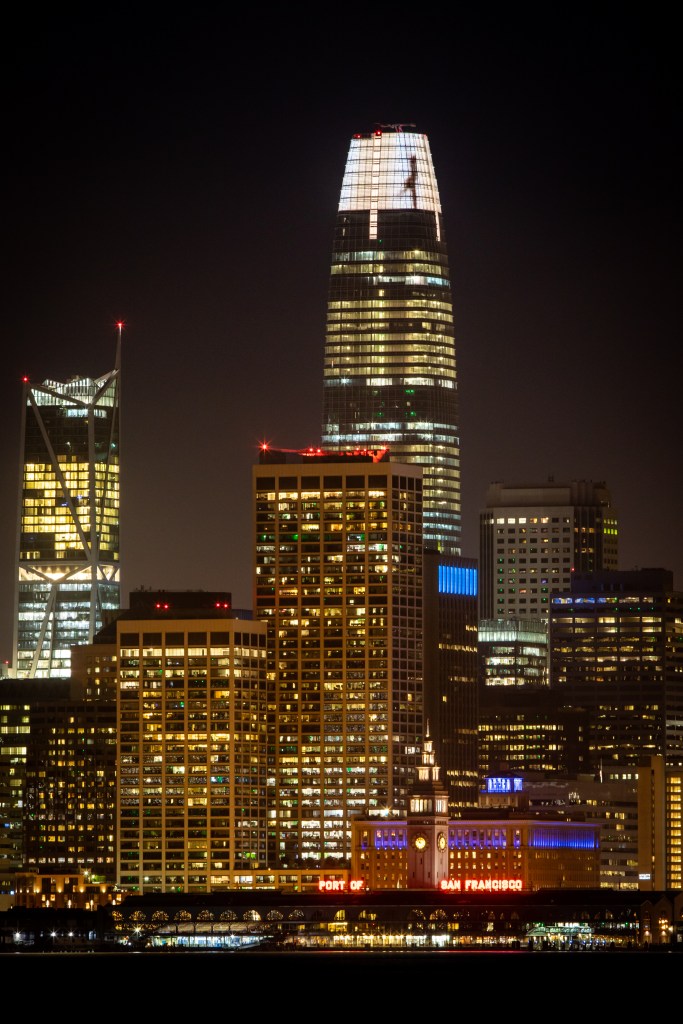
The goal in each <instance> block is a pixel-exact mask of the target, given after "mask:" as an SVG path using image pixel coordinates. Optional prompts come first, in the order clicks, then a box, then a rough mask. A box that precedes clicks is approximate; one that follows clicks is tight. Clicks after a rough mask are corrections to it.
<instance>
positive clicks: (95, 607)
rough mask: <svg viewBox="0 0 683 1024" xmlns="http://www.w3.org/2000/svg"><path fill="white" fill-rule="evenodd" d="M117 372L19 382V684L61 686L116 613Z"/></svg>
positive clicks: (16, 626)
mask: <svg viewBox="0 0 683 1024" xmlns="http://www.w3.org/2000/svg"><path fill="white" fill-rule="evenodd" d="M120 353H121V330H120V327H119V334H118V344H117V352H116V365H115V368H114V369H113V370H112V371H110V372H109V373H106V374H105V375H104V376H102V377H98V378H95V379H91V378H90V377H74V378H73V379H71V380H69V381H66V382H64V383H59V382H56V381H52V380H46V381H44V382H43V383H42V384H39V385H32V384H31V383H30V382H29V381H28V379H25V381H24V393H23V405H22V428H21V440H22V450H23V465H22V472H21V480H20V485H19V486H20V492H19V498H18V509H17V520H18V542H17V575H16V596H15V617H14V662H13V671H14V674H15V675H16V677H17V678H30V679H33V678H49V677H52V678H55V677H67V676H69V675H70V671H71V651H70V648H71V646H72V645H75V644H81V643H91V642H92V640H93V637H94V635H95V633H96V632H97V630H98V629H100V628H101V627H102V625H103V622H104V615H105V612H106V611H107V610H110V609H111V610H114V609H118V608H119V606H120V566H119V388H120Z"/></svg>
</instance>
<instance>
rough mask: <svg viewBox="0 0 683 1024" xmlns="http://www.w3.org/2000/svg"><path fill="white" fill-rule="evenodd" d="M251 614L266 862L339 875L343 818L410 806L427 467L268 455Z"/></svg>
mask: <svg viewBox="0 0 683 1024" xmlns="http://www.w3.org/2000/svg"><path fill="white" fill-rule="evenodd" d="M253 486H254V542H255V576H254V617H255V618H259V619H262V620H265V622H266V623H267V627H268V637H269V644H270V645H272V646H271V647H269V655H271V654H272V661H271V662H269V671H270V672H271V673H272V677H273V684H274V711H275V735H274V736H273V737H272V742H273V744H274V748H275V749H274V751H273V754H274V757H275V767H276V772H275V778H274V780H273V782H274V791H275V800H276V826H277V837H276V847H275V849H274V850H273V857H274V859H275V863H276V864H278V865H289V866H290V867H305V866H307V865H310V866H316V865H323V866H330V867H332V866H341V867H348V866H349V864H350V856H351V820H352V818H353V817H354V816H355V815H357V814H360V813H365V814H367V813H375V812H376V811H378V810H380V809H389V808H397V809H401V808H403V809H405V808H406V806H407V800H408V789H409V786H410V784H411V783H412V782H413V780H414V777H415V775H414V772H415V767H416V765H417V763H418V760H419V756H420V751H421V746H420V745H421V741H422V730H423V692H422V686H423V679H422V671H423V665H422V615H423V606H422V584H423V580H422V545H423V538H422V470H421V468H420V467H419V466H415V465H407V464H399V463H394V462H390V461H389V459H388V456H387V453H386V452H385V451H381V452H369V451H363V452H352V453H349V454H348V455H346V456H345V455H344V454H343V453H326V452H323V451H320V450H319V451H318V452H315V453H313V452H311V453H302V452H286V451H276V450H269V449H267V448H264V450H263V451H262V452H261V454H260V458H259V464H258V465H256V466H254V468H253Z"/></svg>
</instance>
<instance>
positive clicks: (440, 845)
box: [408, 723, 449, 889]
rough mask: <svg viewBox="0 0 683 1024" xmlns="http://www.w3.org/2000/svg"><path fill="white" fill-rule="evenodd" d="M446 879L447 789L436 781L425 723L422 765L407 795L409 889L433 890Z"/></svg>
mask: <svg viewBox="0 0 683 1024" xmlns="http://www.w3.org/2000/svg"><path fill="white" fill-rule="evenodd" d="M448 877H449V858H448V790H447V789H446V787H445V786H444V785H442V783H441V781H440V779H439V767H438V765H437V764H436V763H435V756H434V745H433V743H432V740H431V737H430V735H429V723H427V733H426V736H425V740H424V744H423V748H422V764H420V765H418V769H417V782H415V783H414V785H413V786H412V787H411V789H410V796H409V809H408V888H410V889H435V888H437V887H438V886H439V884H440V882H442V881H443V880H447V879H448Z"/></svg>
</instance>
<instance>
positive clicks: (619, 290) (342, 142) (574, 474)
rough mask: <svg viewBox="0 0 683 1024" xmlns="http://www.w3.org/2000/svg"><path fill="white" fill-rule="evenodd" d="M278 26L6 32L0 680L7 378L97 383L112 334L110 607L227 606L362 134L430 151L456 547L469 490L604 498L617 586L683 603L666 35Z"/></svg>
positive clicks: (606, 18)
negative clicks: (651, 578) (442, 272)
mask: <svg viewBox="0 0 683 1024" xmlns="http://www.w3.org/2000/svg"><path fill="white" fill-rule="evenodd" d="M278 10H279V11H284V13H277V14H275V15H273V14H272V13H269V12H268V11H267V10H266V9H265V8H262V7H259V8H258V9H257V10H256V9H255V14H254V15H253V16H250V15H241V16H240V18H241V20H239V19H238V20H235V19H234V17H231V16H230V15H228V14H218V13H217V12H216V10H215V9H212V7H208V8H202V6H201V5H200V6H198V7H197V6H194V7H192V9H191V13H186V14H169V13H168V10H167V9H161V8H160V14H159V19H158V21H156V22H153V21H152V20H151V16H150V14H149V13H148V14H146V15H145V20H144V21H143V20H141V16H140V14H139V9H134V8H132V9H131V10H130V11H129V10H128V8H127V7H126V6H123V7H117V8H116V10H115V11H105V12H102V11H101V10H100V9H98V11H97V18H96V20H95V19H93V20H92V21H91V22H88V21H84V20H78V21H77V20H76V19H75V18H74V17H73V16H71V15H69V14H67V15H63V14H61V13H60V16H59V18H58V19H57V18H55V19H54V21H53V22H52V23H51V22H50V21H49V20H47V21H46V20H38V18H37V16H36V18H35V19H33V23H31V24H28V23H24V24H21V23H20V22H17V25H16V28H15V29H14V35H13V36H11V35H10V36H8V38H7V39H6V45H5V49H4V53H3V65H4V66H3V77H4V82H3V89H2V107H3V117H2V122H3V135H4V146H3V150H4V154H3V159H2V164H1V167H2V177H3V181H2V197H3V207H4V209H3V231H2V234H3V239H4V261H3V262H4V267H3V270H2V278H1V280H2V290H3V305H2V311H3V318H2V333H3V346H2V359H3V363H4V366H3V373H2V376H1V378H0V379H1V381H2V392H1V393H0V415H1V417H2V420H1V428H0V429H1V433H0V454H1V458H2V480H3V484H4V488H3V490H4V508H5V512H4V514H3V517H2V533H1V534H0V658H2V659H3V660H6V659H8V658H9V657H10V654H11V651H10V645H11V617H12V593H13V581H14V538H15V524H16V517H15V509H16V495H17V487H18V465H19V453H18V445H19V422H20V405H21V402H20V399H21V385H20V378H21V376H22V374H24V373H28V374H29V375H30V376H31V378H32V379H33V380H34V381H36V382H40V381H42V380H44V379H46V378H51V379H54V380H60V381H61V380H66V379H68V377H70V376H72V375H74V374H79V375H88V376H99V375H101V374H103V373H105V372H107V371H108V370H110V369H111V368H112V366H113V359H114V353H115V342H116V331H115V323H116V321H117V320H119V319H122V320H124V321H125V324H126V327H125V330H124V336H123V370H122V384H123V392H122V393H123V409H122V458H123V489H122V567H123V603H124V604H126V603H127V600H128V594H129V592H130V590H134V589H137V588H139V587H140V586H145V587H152V588H165V589H205V590H213V589H223V590H230V591H232V593H233V600H234V604H235V605H236V606H237V607H250V606H251V582H250V572H251V526H250V502H251V467H252V465H253V463H254V462H255V461H256V458H257V447H258V443H259V441H261V440H262V439H264V438H265V439H267V440H269V441H271V442H272V443H273V444H275V445H279V446H281V447H287V448H298V447H303V446H307V445H310V444H317V443H319V440H320V421H321V406H322V360H323V341H324V329H325V313H326V300H327V282H328V271H329V257H330V251H331V243H332V229H333V224H334V217H335V213H336V207H337V201H338V196H339V190H340V187H341V180H342V174H343V169H344V162H345V158H346V152H347V149H348V143H349V139H350V137H351V135H352V134H353V133H354V132H358V131H369V130H372V129H373V128H374V126H375V124H376V123H378V122H386V123H394V122H412V123H414V124H415V125H416V126H417V129H418V130H419V131H423V132H425V133H426V134H427V135H428V136H429V140H430V145H431V149H432V155H433V158H434V164H435V169H436V175H437V180H438V183H439V189H440V193H441V201H442V206H443V209H444V215H445V224H446V239H447V242H448V246H449V254H450V261H451V271H452V282H453V288H454V300H455V316H456V332H457V334H456V338H457V345H458V373H459V380H460V385H459V386H460V407H461V438H462V481H463V483H462V488H463V489H462V495H463V519H464V537H463V541H464V543H463V553H464V554H465V555H469V556H472V557H476V556H477V555H478V550H477V545H478V514H479V511H480V509H481V508H482V507H483V505H484V502H485V496H486V488H487V486H488V484H489V482H491V481H493V480H506V481H508V482H515V481H522V482H535V481H543V480H545V479H546V478H547V477H548V476H554V478H555V480H556V481H561V480H569V479H579V478H585V479H592V480H604V481H605V482H606V483H607V485H608V486H609V487H610V488H611V491H612V496H613V501H614V504H615V506H616V508H617V510H618V512H619V517H620V525H621V541H620V551H621V568H623V569H629V568H633V567H636V566H640V567H645V566H658V567H663V568H668V569H671V570H673V571H674V574H675V582H676V585H677V586H678V587H683V545H682V543H681V536H680V526H681V522H682V521H683V498H682V491H683V487H682V483H681V475H682V469H683V466H682V458H681V414H680V410H681V401H680V392H681V371H682V370H683V365H682V361H681V356H680V340H681V339H680V298H679V296H680V287H681V256H680V252H681V231H680V228H681V219H680V188H681V186H680V182H681V180H682V178H681V170H682V168H681V161H680V157H679V155H678V151H679V146H680V139H681V131H680V129H681V118H680V110H681V107H680V99H681V95H680V92H681V90H680V70H679V69H680V61H679V55H678V52H677V50H676V49H675V45H676V40H677V38H678V36H677V31H676V29H675V25H674V24H673V22H670V21H668V20H667V18H668V16H666V15H662V9H661V8H660V9H659V11H658V12H656V16H655V13H653V14H652V15H647V14H646V15H642V14H640V15H628V14H625V13H624V10H623V9H618V8H614V11H615V12H617V13H615V14H614V16H612V13H611V12H603V13H601V14H598V15H597V16H596V15H595V14H593V13H590V14H589V13H588V12H587V13H586V16H585V17H583V16H582V15H581V14H580V13H578V14H576V13H574V10H573V9H572V8H569V9H562V10H560V9H552V18H550V17H549V13H546V12H550V11H551V8H547V7H539V8H538V11H540V12H543V13H538V12H537V11H536V10H532V9H531V8H529V9H527V12H526V13H525V12H524V11H523V12H522V14H521V15H520V14H519V12H517V11H516V10H515V12H514V13H510V14H507V15H504V16H501V15H499V14H498V13H492V14H490V15H487V14H480V15H474V14H472V13H467V14H462V13H459V11H460V8H459V7H457V6H452V5H444V7H443V8H439V7H438V6H437V7H436V8H430V9H429V10H428V11H424V12H420V11H418V10H416V9H414V8H410V7H406V8H405V11H404V13H401V14H387V13H386V12H385V10H384V9H382V11H381V13H380V12H379V11H377V12H375V13H373V8H372V7H370V8H369V9H366V8H358V7H355V8H353V10H349V11H348V12H345V11H344V9H343V7H337V8H334V10H333V11H329V10H328V9H325V10H323V9H322V8H319V9H318V8H313V7H311V8H310V10H309V9H307V8H296V7H291V6H288V7H286V8H281V9H278ZM317 10H320V11H321V12H322V13H321V14H320V17H321V18H322V17H323V16H324V24H322V23H318V22H317V21H316V20H315V18H316V17H317V15H316V14H315V12H316V11H317ZM567 11H569V12H570V13H569V14H567ZM423 15H424V18H425V19H426V20H425V21H422V20H421V18H422V17H423ZM672 17H673V15H672ZM311 19H313V20H311ZM563 19H564V20H563Z"/></svg>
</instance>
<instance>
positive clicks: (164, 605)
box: [154, 601, 170, 612]
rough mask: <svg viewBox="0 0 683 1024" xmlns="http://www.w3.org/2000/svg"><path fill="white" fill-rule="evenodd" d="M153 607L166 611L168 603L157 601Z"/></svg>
mask: <svg viewBox="0 0 683 1024" xmlns="http://www.w3.org/2000/svg"><path fill="white" fill-rule="evenodd" d="M154 607H155V608H156V609H157V610H158V611H162V612H167V611H168V609H169V607H170V605H168V604H167V603H166V602H162V601H157V603H156V604H155V606H154Z"/></svg>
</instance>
